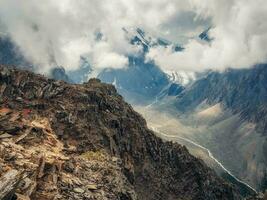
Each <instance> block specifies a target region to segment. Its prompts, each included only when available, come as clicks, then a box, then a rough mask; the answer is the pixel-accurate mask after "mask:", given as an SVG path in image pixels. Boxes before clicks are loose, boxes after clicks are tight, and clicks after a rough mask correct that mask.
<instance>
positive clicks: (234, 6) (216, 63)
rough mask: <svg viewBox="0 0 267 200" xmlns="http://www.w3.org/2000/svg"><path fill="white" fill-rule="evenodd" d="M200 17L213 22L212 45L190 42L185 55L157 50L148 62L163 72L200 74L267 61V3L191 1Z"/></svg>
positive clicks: (253, 1)
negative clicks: (152, 61)
mask: <svg viewBox="0 0 267 200" xmlns="http://www.w3.org/2000/svg"><path fill="white" fill-rule="evenodd" d="M191 5H192V8H193V10H194V11H195V13H197V16H199V17H201V18H210V19H211V22H212V25H213V26H212V28H211V29H210V33H209V34H210V36H211V37H212V38H214V40H213V41H212V42H211V43H206V42H203V41H200V40H198V39H190V40H189V41H188V43H187V44H185V46H184V47H185V51H183V52H175V53H174V52H172V51H171V49H170V48H155V49H152V50H151V51H150V53H149V54H148V56H147V58H148V59H152V60H155V62H156V63H157V64H158V65H160V66H161V67H162V68H164V69H169V70H174V69H182V70H188V71H201V70H204V69H216V70H223V69H225V68H229V67H232V68H243V67H251V66H253V65H254V64H257V63H264V62H266V61H267V50H266V45H267V24H266V21H267V4H266V2H265V0H247V1H243V0H229V1H214V0H205V1H198V0H191Z"/></svg>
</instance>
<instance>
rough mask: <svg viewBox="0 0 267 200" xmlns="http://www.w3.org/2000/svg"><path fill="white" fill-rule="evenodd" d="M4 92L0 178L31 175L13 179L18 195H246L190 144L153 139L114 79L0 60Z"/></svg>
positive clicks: (1, 91) (1, 92)
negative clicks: (69, 78)
mask: <svg viewBox="0 0 267 200" xmlns="http://www.w3.org/2000/svg"><path fill="white" fill-rule="evenodd" d="M0 95H1V98H0V106H1V107H0V120H1V124H0V131H1V132H0V147H1V148H0V159H1V167H2V169H4V170H3V171H0V180H2V179H1V178H3V176H4V177H9V176H8V175H10V174H20V173H27V176H19V177H20V178H18V179H15V180H17V181H18V183H19V182H23V183H25V184H14V187H15V190H16V192H17V195H24V197H25V196H27V195H29V196H31V197H32V198H33V199H54V198H55V197H57V198H58V199H84V198H85V197H87V198H88V197H89V199H146V200H149V199H154V200H156V199H169V200H172V199H195V200H197V199H198V200H200V199H203V200H207V199H214V200H216V199H218V200H219V199H220V200H221V199H225V200H231V199H233V200H234V199H241V197H240V196H239V195H238V194H237V193H236V192H235V190H234V189H233V188H232V186H230V185H229V184H227V183H225V182H224V181H223V180H222V179H220V178H218V177H217V176H216V175H215V173H214V172H213V171H211V170H210V169H209V168H208V167H206V165H205V164H204V163H203V162H202V161H201V160H199V159H197V158H195V157H193V156H191V155H190V154H189V153H188V151H187V149H186V148H185V147H183V146H180V145H178V144H174V143H172V142H163V141H162V140H161V139H159V138H158V137H156V136H155V135H154V133H153V132H152V131H150V130H149V129H148V128H147V126H146V122H145V120H144V119H143V118H142V117H141V116H140V115H139V114H138V113H136V112H135V111H134V110H133V109H132V107H131V106H130V105H129V104H127V103H125V102H124V101H123V98H122V97H121V96H120V95H118V94H117V92H116V89H115V88H114V86H112V85H108V84H103V83H100V81H99V80H97V79H92V80H90V81H89V82H88V83H85V84H82V85H71V84H67V83H65V82H61V81H54V80H51V79H47V78H45V77H43V76H41V75H35V74H33V73H30V72H26V71H19V70H15V69H10V68H6V67H3V66H0ZM2 151H4V152H2ZM40 152H42V153H40ZM21 163H25V164H23V165H21ZM7 166H9V167H7ZM10 170H12V171H10ZM16 177H17V176H16ZM23 177H24V178H23ZM0 185H1V184H0ZM12 192H14V190H12V191H11V193H9V195H13V194H14V193H12ZM0 194H1V193H0Z"/></svg>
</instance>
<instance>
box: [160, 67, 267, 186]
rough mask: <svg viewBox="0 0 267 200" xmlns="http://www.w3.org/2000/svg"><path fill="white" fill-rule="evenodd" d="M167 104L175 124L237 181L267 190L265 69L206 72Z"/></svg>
mask: <svg viewBox="0 0 267 200" xmlns="http://www.w3.org/2000/svg"><path fill="white" fill-rule="evenodd" d="M165 101H166V99H165ZM166 104H168V105H171V104H174V106H175V108H174V110H176V111H177V112H178V114H176V116H178V118H177V119H179V121H180V123H182V124H183V125H184V126H186V127H189V128H190V130H191V133H190V134H186V135H187V136H186V137H188V138H189V139H191V140H193V141H195V142H197V143H199V144H201V145H203V146H205V147H206V148H209V149H210V150H211V151H212V153H213V154H215V156H216V158H218V159H219V160H220V161H222V163H223V164H224V165H225V166H226V168H228V169H229V170H230V171H232V172H233V173H234V174H235V175H236V176H237V177H239V178H240V179H242V180H244V181H246V182H248V183H249V184H251V185H252V186H253V187H255V188H257V189H259V190H265V189H266V180H267V179H266V177H267V171H266V166H267V157H266V152H267V148H266V147H267V136H266V129H267V117H266V116H267V65H266V64H261V65H257V66H255V67H253V68H250V69H229V70H227V71H226V72H222V73H219V72H209V73H208V75H206V76H205V77H203V78H201V79H199V80H197V81H196V82H194V83H193V84H192V85H190V86H189V87H187V88H186V89H185V90H184V91H183V92H181V93H180V94H179V95H177V96H176V98H175V99H172V100H171V103H170V102H169V103H166ZM183 136H185V135H183Z"/></svg>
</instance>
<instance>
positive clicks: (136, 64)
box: [98, 29, 183, 105]
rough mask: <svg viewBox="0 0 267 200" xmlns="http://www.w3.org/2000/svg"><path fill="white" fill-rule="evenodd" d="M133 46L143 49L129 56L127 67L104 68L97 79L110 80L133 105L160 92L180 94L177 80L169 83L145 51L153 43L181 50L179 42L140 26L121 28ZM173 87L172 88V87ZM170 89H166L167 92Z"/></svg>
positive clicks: (151, 100)
mask: <svg viewBox="0 0 267 200" xmlns="http://www.w3.org/2000/svg"><path fill="white" fill-rule="evenodd" d="M124 31H125V34H126V36H127V37H129V42H130V43H131V44H132V45H136V46H140V47H141V49H142V52H141V53H140V54H139V55H138V56H129V57H128V60H129V66H128V67H127V68H126V69H107V70H104V71H102V72H101V73H100V74H99V75H98V78H99V79H101V80H102V81H103V82H106V83H113V84H114V85H115V86H116V88H117V89H118V91H119V93H120V94H122V95H123V96H124V97H125V98H126V100H127V101H129V102H130V103H133V104H139V105H140V104H150V103H151V102H153V101H154V100H155V99H157V98H158V97H160V95H163V92H164V95H168V94H170V95H174V94H176V95H177V94H179V93H180V92H181V91H182V90H183V87H182V86H181V84H180V83H176V84H175V85H172V88H169V87H170V86H171V84H172V81H171V80H170V77H169V76H168V75H167V74H166V73H165V72H163V71H162V69H160V68H159V67H158V66H157V65H156V64H155V63H153V62H147V61H146V58H145V56H146V53H147V52H148V51H149V50H150V48H153V47H155V46H162V47H168V46H171V45H173V47H172V48H173V51H182V50H183V48H182V47H180V46H179V45H174V44H171V43H170V42H169V41H166V40H164V39H160V38H152V37H150V36H147V34H146V33H145V32H144V31H142V30H141V29H136V30H134V31H133V32H130V31H127V30H124ZM174 87H175V88H174ZM167 90H169V92H166V91H167Z"/></svg>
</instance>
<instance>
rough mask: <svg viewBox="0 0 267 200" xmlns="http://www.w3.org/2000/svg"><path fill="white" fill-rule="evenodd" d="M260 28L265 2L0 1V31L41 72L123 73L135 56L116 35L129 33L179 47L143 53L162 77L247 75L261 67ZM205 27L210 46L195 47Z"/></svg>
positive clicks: (264, 31) (265, 56)
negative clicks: (86, 68)
mask: <svg viewBox="0 0 267 200" xmlns="http://www.w3.org/2000/svg"><path fill="white" fill-rule="evenodd" d="M266 21H267V3H266V0H225V1H221V0H202V1H199V0H113V1H111V0H101V1H99V0H79V1H77V0H56V1H55V0H46V1H37V0H27V1H20V0H0V31H1V32H4V33H5V34H7V35H8V36H9V37H10V38H11V39H12V41H13V42H14V43H15V44H16V45H17V46H18V47H19V49H20V52H21V53H22V54H23V55H24V56H25V57H26V58H27V59H28V60H30V61H31V62H32V63H33V64H34V65H35V66H36V67H37V68H38V70H39V71H41V72H47V71H49V70H50V69H51V67H54V66H55V65H56V66H63V67H64V68H65V69H66V70H75V69H78V68H79V63H80V57H81V56H83V57H86V58H87V59H88V60H89V61H90V63H91V65H92V66H93V67H94V68H95V69H103V68H125V67H127V65H128V59H127V56H128V55H138V54H139V53H140V48H138V47H136V46H133V45H130V44H129V41H128V39H127V37H125V32H124V31H122V28H129V29H130V28H136V27H139V28H141V29H143V30H145V32H146V33H148V34H151V35H152V36H154V37H162V38H166V39H168V40H170V41H172V42H174V43H180V44H183V46H184V47H185V50H184V51H183V52H173V51H172V48H171V47H170V48H162V47H155V48H151V49H150V51H149V53H148V54H147V56H146V60H147V61H154V62H155V63H156V64H157V65H158V66H159V67H160V68H162V69H163V70H165V71H166V70H175V71H179V70H183V71H190V72H195V71H203V70H206V69H214V70H224V69H226V68H229V67H232V68H244V67H251V66H252V65H254V64H257V63H262V62H266V61H267V50H266V46H267V23H266ZM208 27H211V29H210V33H209V34H210V37H212V38H213V41H212V42H210V43H208V42H204V41H201V40H199V39H198V35H199V34H200V33H201V32H202V31H203V30H205V29H207V28H208ZM99 32H101V33H102V34H103V38H102V40H99V39H98V33H99Z"/></svg>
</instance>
